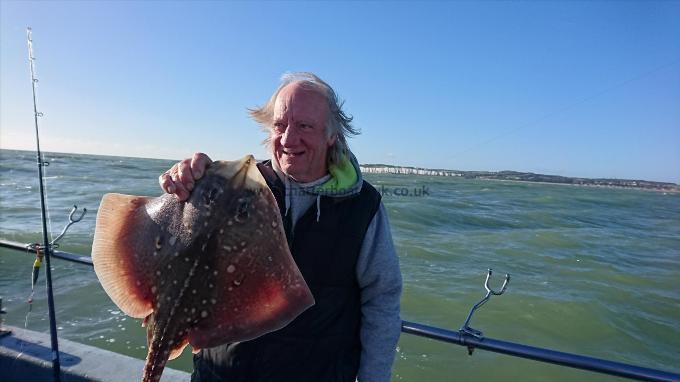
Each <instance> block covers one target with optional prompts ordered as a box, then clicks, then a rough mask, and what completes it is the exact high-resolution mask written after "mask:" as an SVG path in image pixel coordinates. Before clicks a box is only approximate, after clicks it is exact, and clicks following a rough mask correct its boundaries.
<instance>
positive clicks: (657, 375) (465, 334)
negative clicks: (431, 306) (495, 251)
mask: <svg viewBox="0 0 680 382" xmlns="http://www.w3.org/2000/svg"><path fill="white" fill-rule="evenodd" d="M0 248H8V249H14V250H19V251H28V252H35V249H32V248H31V245H30V244H28V245H27V244H22V243H19V242H16V241H9V240H3V239H0ZM54 257H56V258H59V259H62V260H65V261H71V262H76V263H79V264H84V265H89V266H92V265H93V264H92V259H91V258H90V257H89V256H83V255H79V254H76V253H70V252H62V251H54ZM492 273H493V271H492V270H491V269H489V270H488V272H487V275H486V280H485V282H484V288H485V289H486V295H485V296H484V298H482V299H481V300H480V301H479V302H477V303H476V304H475V305H474V306H473V307H472V309H470V313H468V316H467V318H466V320H465V323H464V324H463V326H462V327H461V328H460V329H459V330H458V331H454V330H448V329H442V328H438V327H434V326H429V325H424V324H421V323H417V322H410V321H402V322H401V331H402V332H403V333H408V334H412V335H415V336H418V337H425V338H429V339H433V340H436V341H442V342H446V343H450V344H454V345H460V346H464V347H466V348H467V350H468V354H469V355H472V353H473V352H474V350H475V349H481V350H487V351H492V352H495V353H501V354H506V355H510V356H514V357H520V358H526V359H532V360H534V361H539V362H546V363H552V364H556V365H560V366H566V367H571V368H575V369H582V370H588V371H592V372H596V373H602V374H609V375H614V376H617V377H623V378H628V379H636V380H642V381H658V382H680V373H672V372H668V371H664V370H657V369H651V368H646V367H640V366H635V365H630V364H626V363H621V362H613V361H609V360H605V359H601V358H595V357H588V356H583V355H580V354H573V353H565V352H560V351H556V350H552V349H546V348H539V347H534V346H528V345H524V344H519V343H515V342H509V341H502V340H497V339H493V338H489V337H485V336H484V333H483V332H482V331H480V330H476V329H473V328H471V327H470V321H471V320H472V316H473V315H474V313H475V311H476V310H477V309H479V308H480V307H481V306H482V305H484V304H485V303H486V302H487V301H489V299H490V298H491V296H500V295H502V294H503V293H504V292H505V290H506V289H507V285H508V283H509V281H510V276H509V275H505V281H504V282H503V285H502V286H501V289H500V290H499V291H496V290H494V289H491V287H490V286H489V279H490V278H491V276H492Z"/></svg>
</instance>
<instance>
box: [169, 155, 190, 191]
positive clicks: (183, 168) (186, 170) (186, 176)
mask: <svg viewBox="0 0 680 382" xmlns="http://www.w3.org/2000/svg"><path fill="white" fill-rule="evenodd" d="M177 165H178V166H177V180H178V181H179V182H181V183H182V185H183V186H184V187H185V188H186V189H187V190H189V191H191V190H193V189H194V174H192V173H191V159H185V160H183V161H181V162H179V163H178V164H177ZM173 178H174V177H173Z"/></svg>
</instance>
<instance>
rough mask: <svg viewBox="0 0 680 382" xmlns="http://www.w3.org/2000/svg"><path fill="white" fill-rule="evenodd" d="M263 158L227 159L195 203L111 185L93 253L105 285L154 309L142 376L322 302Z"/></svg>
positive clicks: (153, 376)
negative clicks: (305, 274)
mask: <svg viewBox="0 0 680 382" xmlns="http://www.w3.org/2000/svg"><path fill="white" fill-rule="evenodd" d="M282 227H283V225H282V222H281V216H280V214H279V210H278V207H277V205H276V201H275V200H274V197H273V195H272V194H271V191H270V190H269V188H268V187H267V186H266V183H265V181H264V179H263V178H262V176H261V174H260V172H259V170H258V169H257V166H256V164H255V159H254V158H253V157H252V156H250V155H249V156H246V157H245V158H243V159H242V160H240V161H231V162H227V161H217V162H214V163H213V164H212V165H211V166H210V167H209V168H208V170H207V171H206V174H205V175H204V176H203V178H202V179H201V180H200V181H198V182H197V183H196V185H195V188H194V190H193V192H192V193H191V196H190V197H189V199H188V200H187V201H186V202H180V201H179V200H178V199H177V198H175V197H174V196H173V195H168V194H165V195H163V196H160V197H157V198H149V197H142V196H132V195H122V194H107V195H105V196H104V198H103V199H102V202H101V205H100V207H99V212H98V214H97V225H96V229H95V237H94V243H93V247H92V260H93V262H94V267H95V272H96V273H97V277H99V280H100V281H101V284H102V286H103V287H104V290H105V291H106V292H107V293H108V295H109V296H110V297H111V299H112V300H113V302H114V303H115V304H116V305H117V306H118V307H119V308H120V309H121V310H122V311H123V312H125V313H126V314H128V315H130V316H132V317H136V318H144V323H143V325H144V326H146V328H147V339H148V348H149V352H148V355H147V360H146V364H145V367H144V373H143V376H142V381H158V380H159V379H160V376H161V374H162V372H163V368H164V367H165V364H166V362H167V361H168V359H173V358H175V357H177V356H179V355H180V354H181V352H182V350H183V349H184V348H185V347H186V346H187V344H190V345H191V346H192V348H193V351H194V352H197V351H198V350H200V349H202V348H206V347H214V346H217V345H220V344H223V343H227V342H236V341H245V340H249V339H253V338H256V337H259V336H261V335H263V334H265V333H268V332H270V331H274V330H277V329H279V328H282V327H283V326H285V325H286V324H288V323H289V322H290V321H292V320H293V319H294V318H295V317H296V316H297V315H299V314H300V313H302V312H303V311H304V310H305V309H307V308H308V307H310V306H312V305H313V304H314V300H313V298H312V295H311V293H310V291H309V289H308V287H307V284H306V283H305V281H304V279H303V278H302V275H301V274H300V271H299V270H298V269H297V267H296V265H295V263H294V261H293V258H292V256H291V254H290V251H289V249H288V245H287V242H286V237H285V233H284V232H283V230H282Z"/></svg>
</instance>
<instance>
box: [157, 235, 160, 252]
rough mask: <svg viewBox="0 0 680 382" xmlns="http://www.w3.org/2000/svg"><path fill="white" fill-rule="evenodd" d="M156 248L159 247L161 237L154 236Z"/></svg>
mask: <svg viewBox="0 0 680 382" xmlns="http://www.w3.org/2000/svg"><path fill="white" fill-rule="evenodd" d="M156 249H161V237H160V236H156Z"/></svg>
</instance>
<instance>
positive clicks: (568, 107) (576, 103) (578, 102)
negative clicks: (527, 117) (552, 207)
mask: <svg viewBox="0 0 680 382" xmlns="http://www.w3.org/2000/svg"><path fill="white" fill-rule="evenodd" d="M678 62H680V60H673V61H669V62H667V63H665V64H662V65H659V66H657V67H655V68H653V69H650V70H648V71H645V72H642V73H640V74H638V75H636V76H633V77H630V78H628V79H626V80H624V81H621V82H618V83H616V84H614V85H612V86H608V87H606V88H604V89H602V90H599V91H597V92H595V93H592V94H590V95H588V96H586V97H583V98H581V99H579V100H576V101H574V102H572V103H570V104H568V105H566V106H563V107H561V108H559V109H556V110H553V111H551V112H548V113H546V114H544V115H542V116H540V117H538V118H536V119H534V120H533V121H529V122H527V123H523V124H521V125H519V126H517V127H516V128H514V129H510V130H507V131H505V132H503V133H500V134H498V135H496V136H494V137H491V138H489V139H487V140H485V141H482V142H479V143H477V144H475V145H472V146H470V147H468V148H467V149H464V150H461V151H458V152H456V153H454V154H452V155H451V156H450V158H456V157H459V156H460V155H462V154H466V153H468V152H470V151H472V150H475V149H478V148H480V147H482V146H486V145H487V144H489V143H491V142H494V141H497V140H499V139H500V138H504V137H506V136H508V135H510V134H513V133H516V132H518V131H520V130H523V129H526V128H527V127H530V126H532V125H536V124H538V123H539V122H542V121H544V120H546V119H548V118H550V117H553V116H555V115H557V114H560V113H564V112H565V111H569V110H571V109H574V108H576V107H577V106H580V105H581V104H584V103H586V102H588V101H592V100H593V99H595V98H598V97H600V96H602V95H604V94H607V93H609V92H611V91H614V90H616V89H618V88H621V87H624V86H626V85H628V84H630V83H632V82H635V81H638V80H641V79H643V78H645V77H648V76H650V75H652V74H654V73H656V72H658V71H661V70H663V69H666V68H667V67H670V66H673V65H675V64H677V63H678Z"/></svg>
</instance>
